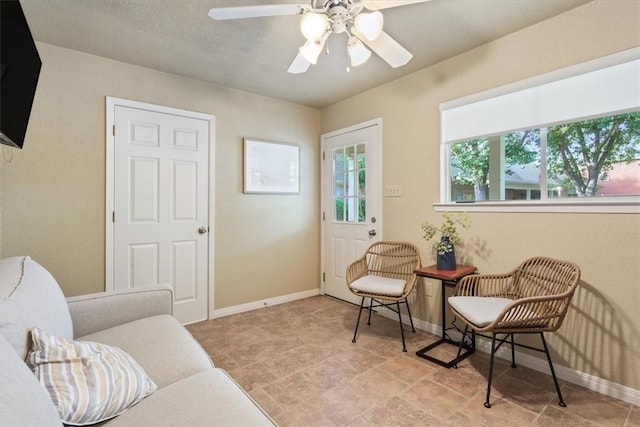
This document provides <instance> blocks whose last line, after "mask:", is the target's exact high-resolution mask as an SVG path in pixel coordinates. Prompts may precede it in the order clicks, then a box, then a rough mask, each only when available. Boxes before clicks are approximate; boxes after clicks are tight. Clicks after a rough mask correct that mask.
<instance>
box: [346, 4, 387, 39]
mask: <svg viewBox="0 0 640 427" xmlns="http://www.w3.org/2000/svg"><path fill="white" fill-rule="evenodd" d="M383 24H384V18H383V17H382V13H381V12H379V11H375V12H371V13H360V14H358V15H357V16H356V18H355V19H354V21H353V26H354V27H355V28H356V31H357V32H358V33H360V34H362V35H363V36H365V37H366V38H367V40H369V41H374V40H375V39H377V38H378V37H379V36H380V33H382V25H383Z"/></svg>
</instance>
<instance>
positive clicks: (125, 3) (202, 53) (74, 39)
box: [20, 0, 590, 108]
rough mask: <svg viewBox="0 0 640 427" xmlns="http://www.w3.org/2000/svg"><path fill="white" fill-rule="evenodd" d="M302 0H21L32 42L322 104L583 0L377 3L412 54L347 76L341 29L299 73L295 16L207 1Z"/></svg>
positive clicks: (260, 0)
mask: <svg viewBox="0 0 640 427" xmlns="http://www.w3.org/2000/svg"><path fill="white" fill-rule="evenodd" d="M307 1H308V0H300V1H295V0H294V1H291V0H275V1H274V0H164V1H159V0H21V1H20V2H21V4H22V6H23V9H24V12H25V15H26V17H27V21H28V22H29V25H30V27H31V31H32V33H33V36H34V38H35V39H36V40H38V41H42V42H45V43H49V44H53V45H57V46H62V47H66V48H70V49H74V50H78V51H82V52H87V53H91V54H94V55H99V56H104V57H107V58H112V59H115V60H118V61H123V62H128V63H131V64H136V65H140V66H143V67H148V68H152V69H156V70H160V71H164V72H167V73H172V74H178V75H181V76H185V77H189V78H193V79H197V80H201V81H205V82H211V83H214V84H218V85H221V86H225V87H230V88H235V89H240V90H243V91H247V92H252V93H257V94H262V95H266V96H269V97H274V98H279V99H284V100H289V101H293V102H297V103H300V104H305V105H309V106H312V107H316V108H322V107H325V106H327V105H331V104H333V103H335V102H337V101H340V100H342V99H345V98H348V97H350V96H353V95H355V94H357V93H360V92H363V91H365V90H367V89H370V88H372V87H375V86H379V85H381V84H383V83H386V82H389V81H391V80H395V79H397V78H399V77H402V76H404V75H407V74H409V73H412V72H415V71H417V70H419V69H422V68H425V67H428V66H429V65H432V64H435V63H438V62H440V61H442V60H444V59H447V58H450V57H452V56H455V55H457V54H460V53H462V52H465V51H468V50H470V49H473V48H475V47H477V46H480V45H482V44H485V43H487V42H489V41H491V40H495V39H497V38H499V37H502V36H504V35H506V34H509V33H513V32H515V31H518V30H520V29H522V28H525V27H528V26H530V25H533V24H535V23H537V22H540V21H543V20H546V19H548V18H550V17H552V16H555V15H558V14H561V13H563V12H565V11H567V10H569V9H572V8H575V7H578V6H580V5H583V4H585V3H588V2H589V1H590V0H432V1H429V2H426V3H420V4H413V5H407V6H401V7H395V8H391V9H386V10H384V11H383V13H384V19H385V21H384V29H385V31H386V32H387V33H388V34H389V35H391V36H392V37H393V38H394V39H396V40H397V41H398V42H400V43H401V44H402V45H403V46H404V47H405V48H407V49H408V50H409V51H410V52H411V53H413V55H414V57H413V59H412V60H411V61H410V62H409V63H408V64H407V65H405V66H404V67H401V68H398V69H393V68H391V67H389V66H388V65H387V64H386V63H385V62H384V61H383V60H382V59H380V58H379V57H377V56H376V55H375V54H373V55H372V56H371V58H370V59H369V61H367V62H366V63H365V64H363V65H361V66H360V67H357V68H352V69H351V72H350V73H347V71H346V67H347V54H346V47H345V45H346V36H345V35H344V34H337V35H336V34H334V35H332V36H331V37H330V38H329V42H328V45H329V49H330V51H331V53H330V54H329V55H324V54H322V55H321V56H320V58H319V60H318V64H317V65H315V66H313V65H312V66H311V68H310V69H309V71H307V72H306V73H304V74H298V75H293V74H289V73H287V68H288V67H289V64H290V63H291V61H292V60H293V58H294V57H295V56H296V54H297V52H298V48H299V47H300V46H301V45H302V44H303V42H304V38H303V36H302V34H301V33H300V29H299V19H300V18H299V17H298V16H282V17H269V18H254V19H242V20H233V21H213V20H211V19H210V18H209V17H208V16H207V13H208V11H209V9H210V8H212V7H225V6H241V5H242V6H244V5H255V4H269V3H271V4H279V3H305V4H306V3H307Z"/></svg>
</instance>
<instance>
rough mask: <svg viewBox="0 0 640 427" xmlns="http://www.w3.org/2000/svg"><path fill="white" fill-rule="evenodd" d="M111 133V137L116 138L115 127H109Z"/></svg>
mask: <svg viewBox="0 0 640 427" xmlns="http://www.w3.org/2000/svg"><path fill="white" fill-rule="evenodd" d="M111 133H112V134H113V136H116V125H113V126H112V127H111Z"/></svg>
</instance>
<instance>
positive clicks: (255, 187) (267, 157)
mask: <svg viewBox="0 0 640 427" xmlns="http://www.w3.org/2000/svg"><path fill="white" fill-rule="evenodd" d="M244 192H245V193H248V194H251V193H264V194H298V193H299V192H300V147H299V146H298V145H296V144H286V143H282V142H270V141H261V140H257V139H252V138H245V139H244Z"/></svg>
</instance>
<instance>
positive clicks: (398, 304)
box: [396, 301, 407, 353]
mask: <svg viewBox="0 0 640 427" xmlns="http://www.w3.org/2000/svg"><path fill="white" fill-rule="evenodd" d="M396 308H397V309H398V323H400V335H402V351H403V352H405V353H406V352H407V345H406V344H405V343H404V328H403V327H402V314H400V303H399V302H398V301H396Z"/></svg>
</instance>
